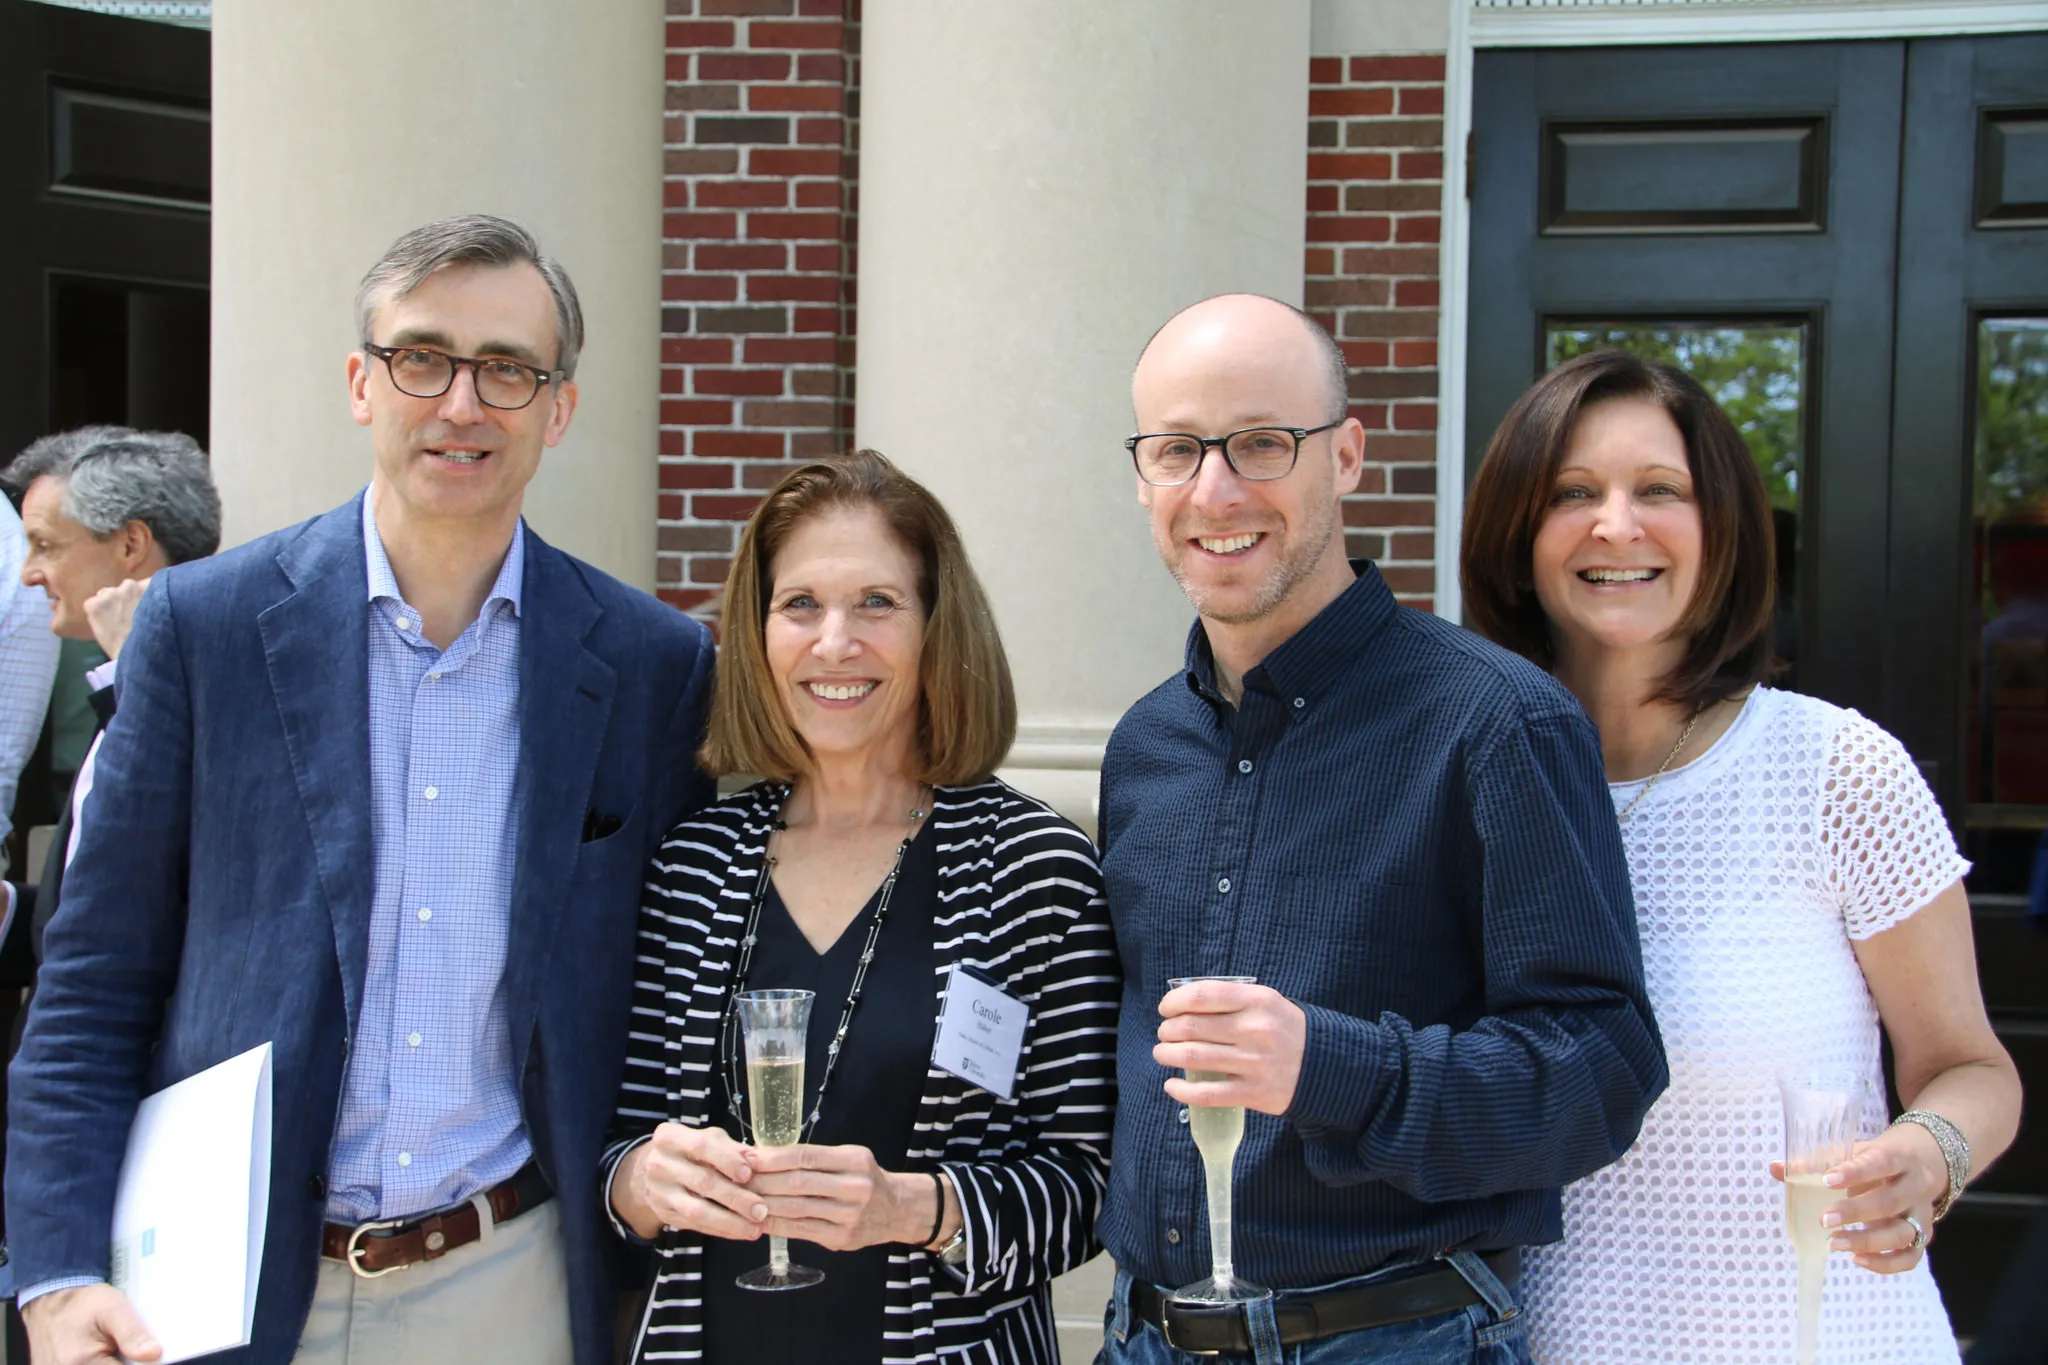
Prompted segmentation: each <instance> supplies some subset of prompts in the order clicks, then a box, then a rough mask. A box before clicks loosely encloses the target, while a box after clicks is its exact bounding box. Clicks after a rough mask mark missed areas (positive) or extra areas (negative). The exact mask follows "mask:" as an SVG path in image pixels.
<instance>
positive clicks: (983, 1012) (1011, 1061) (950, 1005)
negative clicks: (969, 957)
mask: <svg viewBox="0 0 2048 1365" xmlns="http://www.w3.org/2000/svg"><path fill="white" fill-rule="evenodd" d="M1030 1022H1031V1009H1030V1007H1029V1006H1028V1005H1026V1004H1025V1003H1024V1002H1023V1001H1022V1000H1019V999H1017V998H1016V997H1015V996H1012V995H1005V994H1004V993H1003V992H1002V990H1001V989H1000V988H999V987H997V986H995V985H993V984H991V983H989V982H987V981H984V980H983V979H982V978H981V977H979V976H976V975H973V974H971V973H970V972H969V971H968V970H967V969H966V968H964V967H955V968H953V974H952V977H951V978H950V979H949V980H948V981H947V982H946V1001H945V1005H944V1007H943V1008H942V1009H941V1010H940V1012H939V1029H938V1036H937V1037H936V1038H934V1039H933V1040H932V1065H933V1066H936V1067H937V1068H938V1069H939V1070H941V1071H950V1072H952V1073H953V1074H954V1075H955V1076H958V1077H959V1078H960V1079H961V1080H963V1081H967V1082H968V1083H970V1084H972V1085H978V1086H980V1087H981V1088H982V1089H983V1090H986V1091H989V1092H990V1093H991V1094H996V1095H1001V1096H1002V1097H1003V1098H1004V1099H1009V1098H1010V1096H1011V1094H1012V1092H1014V1091H1015V1090H1016V1088H1017V1062H1018V1059H1019V1058H1020V1057H1021V1056H1022V1055H1023V1051H1024V1029H1025V1025H1027V1024H1028V1023H1030Z"/></svg>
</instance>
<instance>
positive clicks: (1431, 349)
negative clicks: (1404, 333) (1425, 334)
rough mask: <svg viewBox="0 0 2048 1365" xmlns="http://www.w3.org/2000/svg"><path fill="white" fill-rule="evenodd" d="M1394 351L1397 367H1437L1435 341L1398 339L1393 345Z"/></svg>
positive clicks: (1417, 368)
mask: <svg viewBox="0 0 2048 1365" xmlns="http://www.w3.org/2000/svg"><path fill="white" fill-rule="evenodd" d="M1393 351H1394V355H1393V365H1394V368H1395V369H1398V370H1428V369H1434V368H1435V367H1436V343H1435V342H1434V341H1397V342H1395V343H1394V345H1393Z"/></svg>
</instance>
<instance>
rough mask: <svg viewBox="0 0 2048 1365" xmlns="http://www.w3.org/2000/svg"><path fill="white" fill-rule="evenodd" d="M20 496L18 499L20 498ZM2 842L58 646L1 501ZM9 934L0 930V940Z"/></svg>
mask: <svg viewBox="0 0 2048 1365" xmlns="http://www.w3.org/2000/svg"><path fill="white" fill-rule="evenodd" d="M16 496H19V494H16ZM0 503H4V504H5V505H0V839H4V838H6V836H7V834H8V832H9V831H10V830H11V829H12V825H11V823H10V822H9V820H8V814H7V813H8V812H9V811H11V810H13V809H14V797H15V793H16V791H17V790H18V788H19V785H20V782H21V773H22V769H23V768H25V767H26V766H27V765H28V760H29V755H31V754H32V753H34V752H35V747H36V739H37V737H38V736H39V735H40V734H41V733H42V728H43V717H44V716H45V714H47V712H48V710H49V705H50V688H51V685H52V683H54V682H55V680H56V677H57V657H58V653H59V650H60V644H59V642H58V639H57V637H56V636H55V635H52V634H51V633H50V604H49V600H48V599H47V598H46V597H44V595H43V591H42V589H41V588H40V587H37V586H36V585H35V584H33V583H26V582H23V581H22V577H21V566H22V563H23V561H24V560H26V559H27V558H28V554H29V545H28V535H27V533H26V532H25V531H24V530H23V529H22V524H21V515H20V513H18V512H16V511H15V507H14V503H13V501H11V500H7V499H0ZM7 871H8V866H7V852H6V847H5V845H4V844H0V875H4V874H5V873H6V872H7ZM5 934H6V930H5V929H4V928H0V937H4V936H5Z"/></svg>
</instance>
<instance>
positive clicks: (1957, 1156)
mask: <svg viewBox="0 0 2048 1365" xmlns="http://www.w3.org/2000/svg"><path fill="white" fill-rule="evenodd" d="M1902 1123H1912V1124H1917V1125H1919V1126H1920V1127H1922V1128H1925V1129H1926V1130H1927V1132H1928V1135H1929V1136H1931V1137H1932V1138H1933V1139H1934V1141H1935V1144H1936V1145H1937V1146H1939V1147H1940V1148H1941V1159H1942V1160H1943V1161H1945V1162H1947V1163H1948V1193H1946V1194H1944V1195H1942V1196H1941V1198H1939V1199H1937V1200H1935V1201H1934V1220H1935V1221H1936V1222H1940V1221H1941V1220H1942V1219H1943V1218H1945V1217H1947V1216H1948V1211H1949V1210H1950V1209H1951V1208H1953V1207H1955V1202H1956V1196H1957V1195H1959V1194H1961V1193H1962V1192H1963V1186H1964V1185H1966V1184H1968V1183H1969V1180H1970V1141H1969V1139H1968V1138H1966V1137H1964V1136H1963V1130H1962V1129H1960V1128H1958V1127H1956V1126H1955V1124H1953V1123H1951V1122H1949V1121H1948V1120H1947V1119H1945V1118H1943V1117H1942V1116H1941V1115H1939V1114H1937V1113H1934V1112H1932V1111H1931V1110H1927V1109H1908V1110H1907V1111H1906V1112H1905V1113H1903V1114H1901V1115H1899V1116H1898V1117H1897V1118H1895V1119H1893V1120H1892V1126H1893V1127H1894V1128H1896V1127H1898V1125H1900V1124H1902Z"/></svg>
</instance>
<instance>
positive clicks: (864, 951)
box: [718, 786, 925, 1142]
mask: <svg viewBox="0 0 2048 1365" xmlns="http://www.w3.org/2000/svg"><path fill="white" fill-rule="evenodd" d="M790 790H791V789H790V788H788V787H784V788H783V789H782V796H781V799H780V800H778V801H777V802H776V803H775V818H774V821H773V824H772V828H773V829H774V830H778V831H779V830H786V829H788V828H789V826H788V825H786V824H784V823H783V820H782V809H783V807H784V806H785V805H787V804H788V802H789V794H790ZM924 791H925V789H924V788H923V787H922V786H920V787H919V788H918V796H919V797H920V800H919V801H918V802H917V804H915V805H913V806H912V807H911V808H910V814H909V820H910V830H909V832H908V833H906V834H905V835H904V836H903V842H901V843H899V844H897V845H896V861H895V862H894V863H892V864H890V867H889V875H888V876H887V877H884V878H883V879H882V890H881V893H880V895H878V896H877V897H876V898H875V914H874V918H873V919H872V920H870V921H869V923H868V937H867V942H865V943H863V944H862V945H861V949H860V960H859V962H857V963H856V964H855V965H854V969H853V986H852V988H851V989H849V990H848V991H847V992H846V1004H845V1005H844V1006H843V1007H841V1009H840V1011H839V1027H838V1029H837V1030H835V1031H834V1032H833V1034H832V1042H831V1044H830V1045H829V1046H828V1047H827V1048H826V1049H825V1074H824V1075H822V1076H820V1077H819V1078H818V1096H817V1098H816V1099H815V1100H813V1101H812V1102H811V1112H810V1113H809V1114H808V1115H806V1116H805V1118H804V1128H803V1134H802V1135H801V1136H800V1137H799V1138H798V1139H797V1140H798V1141H799V1142H809V1141H810V1140H811V1132H812V1130H813V1129H815V1128H816V1127H817V1126H818V1113H819V1111H820V1110H822V1109H823V1108H824V1107H825V1087H826V1086H828V1085H830V1084H831V1083H832V1071H833V1069H834V1068H835V1067H837V1066H838V1065H839V1050H840V1048H841V1047H842V1046H843V1045H844V1044H845V1042H846V1029H847V1026H848V1025H849V1024H851V1023H852V1022H853V1010H854V1007H855V1006H856V1005H858V1004H860V992H861V986H862V984H863V983H864V982H866V980H867V977H868V964H869V963H871V962H873V961H874V960H875V940H876V939H877V938H878V937H880V935H881V932H882V921H883V920H885V919H887V918H888V917H889V899H890V897H891V896H893V895H894V894H895V891H896V879H897V877H898V876H899V875H900V874H901V873H902V871H903V856H904V855H905V854H906V853H908V852H909V851H910V844H911V841H912V840H914V839H915V838H917V827H918V824H919V822H920V821H922V820H923V819H924V817H925V809H924V802H923V800H922V799H921V798H922V797H923V795H924ZM770 837H771V838H772V837H773V836H772V834H771V836H770ZM775 863H776V858H775V856H774V855H773V854H772V853H765V852H764V856H763V857H762V859H761V875H760V876H759V877H758V878H756V879H755V882H754V899H753V902H752V904H750V905H749V906H748V907H747V927H746V930H745V932H744V933H742V934H741V935H740V953H739V961H738V962H737V963H735V964H734V966H733V975H732V990H731V992H730V993H728V994H727V996H726V999H725V1018H724V1020H723V1021H722V1022H721V1023H720V1024H719V1028H718V1059H719V1064H720V1065H721V1066H723V1067H724V1069H725V1095H726V1100H725V1103H726V1107H727V1108H728V1109H730V1110H731V1111H732V1116H733V1118H734V1119H735V1120H736V1121H737V1122H738V1123H739V1126H740V1139H741V1141H744V1142H751V1141H753V1137H752V1130H751V1128H750V1126H749V1125H748V1123H747V1106H746V1096H745V1094H744V1093H743V1087H742V1086H741V1083H740V1062H739V1054H740V1049H739V1048H738V1047H737V1046H736V1045H735V1044H736V1041H737V1039H738V1037H739V997H740V992H741V991H744V990H745V989H746V988H747V972H748V970H749V968H751V967H752V965H753V961H754V942H755V940H756V939H757V938H758V937H759V936H760V931H761V908H762V906H763V905H765V904H766V903H767V900H768V883H769V879H770V878H771V877H772V876H773V875H774V872H775Z"/></svg>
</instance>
